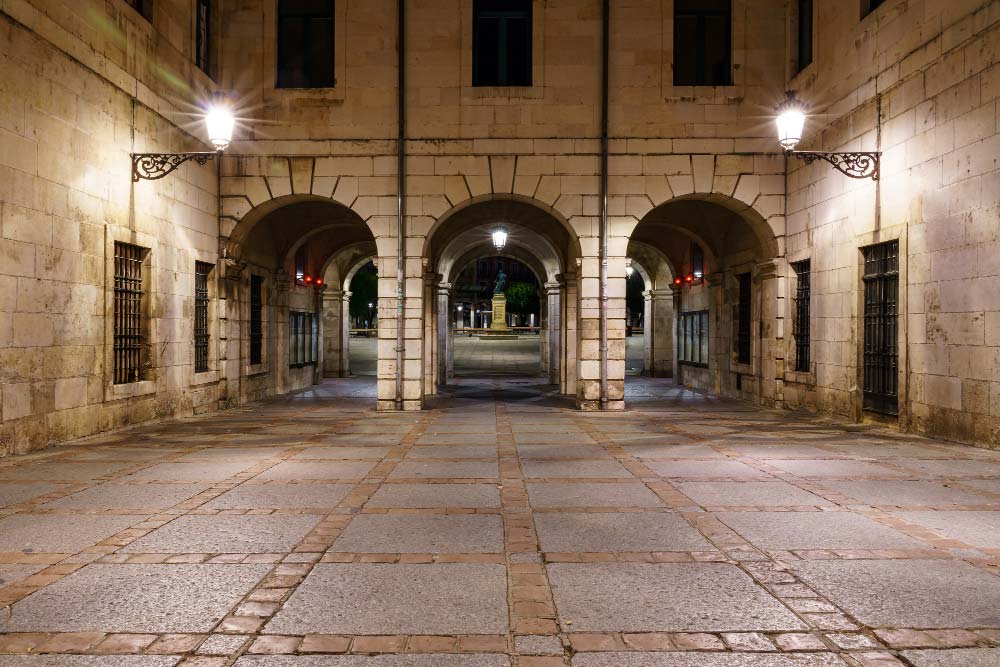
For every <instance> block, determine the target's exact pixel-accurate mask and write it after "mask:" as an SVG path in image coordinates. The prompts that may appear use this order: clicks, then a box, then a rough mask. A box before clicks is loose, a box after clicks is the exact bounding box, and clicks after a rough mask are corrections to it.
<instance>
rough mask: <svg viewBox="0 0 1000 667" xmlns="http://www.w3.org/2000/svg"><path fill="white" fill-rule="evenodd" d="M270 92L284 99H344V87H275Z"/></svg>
mask: <svg viewBox="0 0 1000 667" xmlns="http://www.w3.org/2000/svg"><path fill="white" fill-rule="evenodd" d="M269 92H271V93H273V94H274V95H276V96H278V97H282V98H288V97H297V98H306V99H311V100H326V101H333V102H339V101H343V99H344V86H333V87H331V88H279V87H277V86H275V87H274V88H271V89H270V91H269Z"/></svg>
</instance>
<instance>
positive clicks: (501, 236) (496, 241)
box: [492, 227, 507, 252]
mask: <svg viewBox="0 0 1000 667" xmlns="http://www.w3.org/2000/svg"><path fill="white" fill-rule="evenodd" d="M492 234H493V247H494V248H496V249H497V252H500V251H501V250H503V249H504V247H505V246H506V245H507V230H506V229H505V228H503V227H494V228H493V233H492Z"/></svg>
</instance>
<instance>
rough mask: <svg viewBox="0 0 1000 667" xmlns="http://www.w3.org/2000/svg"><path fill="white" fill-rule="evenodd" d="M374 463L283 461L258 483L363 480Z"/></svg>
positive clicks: (260, 475) (261, 476)
mask: <svg viewBox="0 0 1000 667" xmlns="http://www.w3.org/2000/svg"><path fill="white" fill-rule="evenodd" d="M375 465H376V463H375V462H374V461H282V462H281V463H278V464H277V465H275V466H273V467H271V468H268V469H267V470H265V471H264V472H262V473H260V474H259V475H257V476H256V477H254V479H255V480H256V481H271V480H276V481H282V482H294V481H297V480H302V479H324V480H326V479H329V480H333V479H338V480H358V481H360V480H362V479H364V477H365V475H367V474H368V472H369V471H370V470H371V469H372V468H374V467H375Z"/></svg>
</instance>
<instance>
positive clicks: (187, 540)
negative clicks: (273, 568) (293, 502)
mask: <svg viewBox="0 0 1000 667" xmlns="http://www.w3.org/2000/svg"><path fill="white" fill-rule="evenodd" d="M320 518H321V517H320V516H318V515H315V514H279V515H264V516H258V515H237V516H231V515H208V516H197V515H196V516H190V515H189V516H181V517H178V518H176V519H174V520H173V521H171V522H170V523H168V524H166V525H165V526H162V527H160V528H157V529H156V530H154V531H153V532H151V533H149V534H148V535H145V536H144V537H140V538H139V539H138V540H136V541H135V542H132V543H131V544H129V545H128V546H126V547H125V548H123V549H122V551H124V552H128V553H262V552H263V553H284V552H287V551H291V550H292V549H293V548H294V547H295V545H296V544H298V543H299V542H300V541H301V540H302V538H303V537H305V536H306V534H307V533H308V532H309V531H310V530H312V528H313V527H314V526H315V525H316V524H317V523H318V522H319V520H320Z"/></svg>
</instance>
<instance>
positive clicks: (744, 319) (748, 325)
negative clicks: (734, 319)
mask: <svg viewBox="0 0 1000 667" xmlns="http://www.w3.org/2000/svg"><path fill="white" fill-rule="evenodd" d="M736 279H737V281H738V282H739V290H740V291H739V301H737V308H736V312H737V316H738V318H739V321H738V323H737V326H738V329H737V335H736V361H737V362H739V363H741V364H749V363H750V351H751V340H752V330H753V326H752V324H753V315H752V313H753V311H752V309H751V308H752V305H751V300H750V297H751V288H750V285H751V280H750V274H749V273H741V274H739V275H737V276H736Z"/></svg>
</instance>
